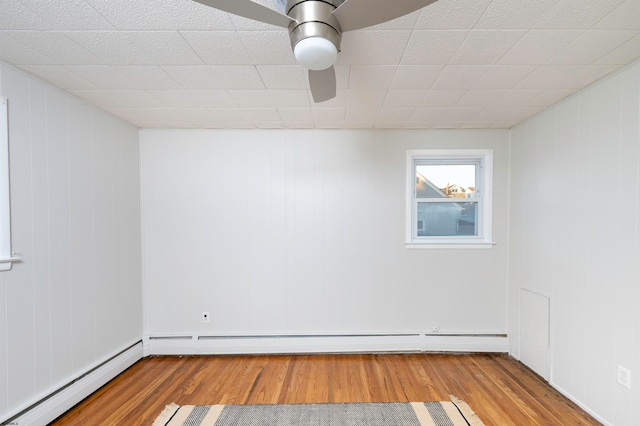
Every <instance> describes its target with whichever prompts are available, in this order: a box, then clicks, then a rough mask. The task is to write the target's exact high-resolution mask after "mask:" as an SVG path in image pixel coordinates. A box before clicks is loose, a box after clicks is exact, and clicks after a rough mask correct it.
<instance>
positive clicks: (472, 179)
mask: <svg viewBox="0 0 640 426" xmlns="http://www.w3.org/2000/svg"><path fill="white" fill-rule="evenodd" d="M416 172H417V174H418V177H417V179H416V184H417V190H418V192H419V193H420V192H422V191H423V189H422V188H421V183H422V185H424V184H425V183H426V182H429V183H431V185H433V187H435V188H433V187H432V188H431V189H432V190H433V189H436V188H437V190H439V191H440V192H441V194H438V195H435V194H431V195H430V196H427V197H428V198H431V197H433V196H436V197H438V196H440V197H447V198H472V197H473V196H474V194H475V190H476V165H475V164H429V165H417V166H416ZM420 177H422V178H423V179H424V181H423V180H422V179H420ZM421 181H422V182H421ZM419 198H420V197H419Z"/></svg>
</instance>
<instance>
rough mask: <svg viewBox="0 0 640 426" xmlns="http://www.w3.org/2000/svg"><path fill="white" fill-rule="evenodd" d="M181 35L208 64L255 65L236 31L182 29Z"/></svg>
mask: <svg viewBox="0 0 640 426" xmlns="http://www.w3.org/2000/svg"><path fill="white" fill-rule="evenodd" d="M180 35H181V36H182V37H184V39H185V41H186V42H187V43H188V44H189V46H190V47H191V49H192V50H193V51H194V52H195V53H196V54H197V55H198V57H199V58H200V59H201V61H203V62H204V63H205V64H207V65H223V64H226V65H253V64H252V62H251V58H250V57H249V53H247V51H246V50H245V48H244V44H243V43H242V40H241V39H240V36H239V35H238V33H236V32H235V31H182V32H180Z"/></svg>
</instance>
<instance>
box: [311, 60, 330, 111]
mask: <svg viewBox="0 0 640 426" xmlns="http://www.w3.org/2000/svg"><path fill="white" fill-rule="evenodd" d="M309 86H310V87H311V95H312V96H313V100H314V102H315V103H319V102H324V101H328V100H329V99H333V98H335V97H336V70H335V68H334V67H329V68H327V69H326V70H322V71H314V70H309Z"/></svg>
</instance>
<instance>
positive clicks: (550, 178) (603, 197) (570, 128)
mask: <svg viewBox="0 0 640 426" xmlns="http://www.w3.org/2000/svg"><path fill="white" fill-rule="evenodd" d="M639 108H640V64H636V65H635V66H632V67H630V68H627V69H626V70H624V71H623V72H620V73H618V74H616V75H615V76H613V77H611V78H609V79H607V80H606V81H603V82H601V83H600V84H598V85H596V86H594V87H592V88H590V89H589V90H586V91H584V92H583V93H581V94H579V95H577V96H575V97H573V98H571V99H569V100H567V101H565V102H563V103H561V104H559V105H558V106H556V107H554V108H552V109H550V110H548V111H547V112H545V113H544V114H542V115H540V116H538V117H536V118H535V119H532V120H530V121H528V122H526V123H524V124H522V125H520V126H518V127H516V128H515V129H514V130H513V133H512V154H511V162H512V164H511V169H512V179H511V233H510V240H511V244H510V252H511V255H510V277H509V279H510V286H511V288H510V307H509V311H510V321H509V325H510V326H509V331H510V337H511V339H512V349H513V351H514V354H515V355H516V356H519V355H520V354H519V350H518V348H519V344H518V341H519V336H518V327H519V325H520V317H519V308H523V307H519V305H518V294H519V293H520V291H519V290H520V289H521V288H524V289H530V290H532V291H536V292H540V293H542V294H548V295H550V296H551V300H550V304H551V319H550V323H551V382H552V384H554V385H555V386H556V387H558V388H559V389H561V390H562V391H564V392H565V393H566V394H568V395H570V396H571V397H572V398H574V399H575V400H576V401H578V402H579V403H581V404H582V405H583V406H585V407H586V408H588V409H589V410H590V411H591V412H592V413H594V414H595V415H597V416H598V418H600V419H601V420H602V421H604V422H606V423H609V424H615V425H638V424H640V390H639V389H640V380H638V377H640V376H639V375H640V272H639V268H640V266H639V265H640V260H639V259H640V232H639V225H640V211H639V202H640V179H639V176H640V130H639V129H640V110H639ZM618 365H621V366H623V367H625V368H628V369H630V370H631V372H632V380H633V379H635V382H634V383H632V385H633V388H632V390H629V389H626V388H624V387H622V386H620V385H619V384H617V382H616V380H617V367H618Z"/></svg>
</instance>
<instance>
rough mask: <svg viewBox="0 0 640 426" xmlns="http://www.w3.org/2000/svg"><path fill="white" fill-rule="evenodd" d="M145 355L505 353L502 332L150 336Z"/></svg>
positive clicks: (145, 343) (506, 341)
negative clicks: (478, 333) (489, 333)
mask: <svg viewBox="0 0 640 426" xmlns="http://www.w3.org/2000/svg"><path fill="white" fill-rule="evenodd" d="M143 342H144V355H145V356H149V355H242V354H279V353H357V352H498V353H508V352H509V349H510V345H509V338H508V337H507V336H504V335H453V336H452V335H425V334H350V335H285V336H278V335H259V336H210V335H169V336H162V335H151V336H146V337H144V338H143Z"/></svg>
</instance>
